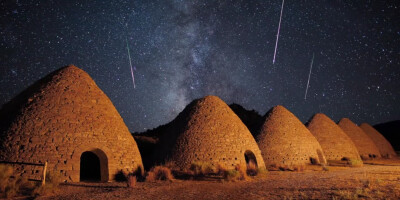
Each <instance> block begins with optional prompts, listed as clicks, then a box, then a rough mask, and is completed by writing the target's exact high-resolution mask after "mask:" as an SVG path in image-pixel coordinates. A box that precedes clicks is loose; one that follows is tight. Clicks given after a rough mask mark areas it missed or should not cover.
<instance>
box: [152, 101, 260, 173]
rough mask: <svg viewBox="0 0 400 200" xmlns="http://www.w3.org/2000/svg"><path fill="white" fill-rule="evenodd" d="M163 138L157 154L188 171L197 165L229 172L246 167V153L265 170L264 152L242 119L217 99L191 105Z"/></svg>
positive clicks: (163, 159)
mask: <svg viewBox="0 0 400 200" xmlns="http://www.w3.org/2000/svg"><path fill="white" fill-rule="evenodd" d="M169 126H170V128H169V130H167V131H166V133H165V134H163V137H162V138H161V139H160V143H161V145H160V148H159V149H158V150H157V151H156V155H158V156H160V155H161V156H162V157H161V160H162V161H168V162H173V163H174V164H175V165H176V166H177V167H179V168H181V169H187V168H188V167H190V165H191V164H192V163H194V162H206V163H210V164H211V165H214V166H217V165H223V166H225V167H227V168H228V169H232V168H234V167H235V166H236V165H238V164H239V165H245V164H246V159H245V153H246V152H251V153H252V154H254V156H255V159H256V162H257V165H258V167H261V168H265V165H264V161H263V159H262V157H261V152H260V149H259V148H258V146H257V143H256V142H255V140H254V137H253V136H252V135H251V133H250V132H249V130H248V129H247V128H246V126H245V125H244V124H243V123H242V121H240V119H239V117H238V116H237V115H236V114H235V113H234V112H233V111H232V110H231V109H230V108H229V106H228V105H226V103H225V102H223V101H222V100H221V99H220V98H218V97H216V96H206V97H204V98H201V99H198V100H195V101H193V102H192V103H190V104H189V105H188V106H187V107H186V108H185V109H184V110H183V111H182V112H181V113H180V114H179V115H178V117H177V118H176V119H175V120H174V121H173V122H171V124H170V125H169Z"/></svg>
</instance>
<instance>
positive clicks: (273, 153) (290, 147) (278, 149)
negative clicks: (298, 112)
mask: <svg viewBox="0 0 400 200" xmlns="http://www.w3.org/2000/svg"><path fill="white" fill-rule="evenodd" d="M256 140H257V143H258V145H259V147H260V150H261V153H262V156H263V158H264V162H265V164H266V166H267V167H296V166H304V165H307V164H311V163H313V162H314V161H315V162H316V163H326V160H325V157H324V155H323V151H322V148H321V146H320V144H319V143H318V141H317V139H315V137H314V136H313V135H312V134H311V133H310V131H309V130H308V129H307V128H306V127H305V126H304V124H303V123H302V122H301V121H300V120H299V119H298V118H297V117H296V116H295V115H293V113H291V112H290V111H288V110H287V109H286V108H284V107H283V106H280V105H278V106H275V107H274V108H272V109H271V110H270V111H269V112H268V113H267V114H266V115H265V122H264V124H263V125H262V127H261V130H260V133H259V134H258V136H257V139H256Z"/></svg>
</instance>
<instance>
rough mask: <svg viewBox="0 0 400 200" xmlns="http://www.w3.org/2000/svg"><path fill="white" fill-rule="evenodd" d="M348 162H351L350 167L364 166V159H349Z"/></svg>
mask: <svg viewBox="0 0 400 200" xmlns="http://www.w3.org/2000/svg"><path fill="white" fill-rule="evenodd" d="M347 163H348V164H349V166H350V167H362V166H363V162H362V160H355V159H349V160H348V161H347Z"/></svg>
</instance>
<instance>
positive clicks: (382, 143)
mask: <svg viewBox="0 0 400 200" xmlns="http://www.w3.org/2000/svg"><path fill="white" fill-rule="evenodd" d="M360 128H361V129H362V130H363V131H364V132H365V133H366V134H367V135H368V136H369V137H370V138H371V139H372V140H373V141H374V143H375V145H376V147H378V149H379V152H380V153H381V156H382V157H385V158H392V157H396V156H397V154H396V152H395V151H394V149H393V147H392V145H391V144H390V142H389V141H387V140H386V138H385V137H384V136H383V135H382V134H381V133H379V132H378V131H377V130H376V129H375V128H374V127H372V126H371V125H369V124H367V123H362V124H361V125H360Z"/></svg>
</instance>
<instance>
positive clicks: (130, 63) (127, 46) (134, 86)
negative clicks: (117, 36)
mask: <svg viewBox="0 0 400 200" xmlns="http://www.w3.org/2000/svg"><path fill="white" fill-rule="evenodd" d="M125 39H126V49H127V50H128V58H129V65H130V66H131V75H132V82H133V88H136V85H135V76H134V75H133V68H132V60H131V54H130V52H129V44H128V38H125Z"/></svg>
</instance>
